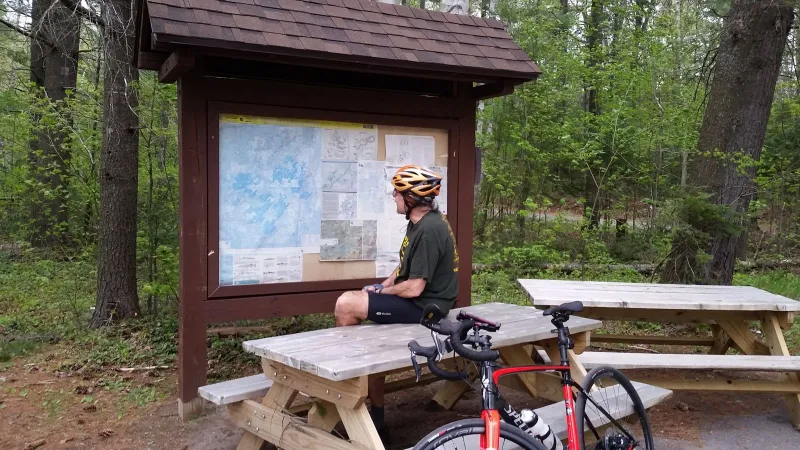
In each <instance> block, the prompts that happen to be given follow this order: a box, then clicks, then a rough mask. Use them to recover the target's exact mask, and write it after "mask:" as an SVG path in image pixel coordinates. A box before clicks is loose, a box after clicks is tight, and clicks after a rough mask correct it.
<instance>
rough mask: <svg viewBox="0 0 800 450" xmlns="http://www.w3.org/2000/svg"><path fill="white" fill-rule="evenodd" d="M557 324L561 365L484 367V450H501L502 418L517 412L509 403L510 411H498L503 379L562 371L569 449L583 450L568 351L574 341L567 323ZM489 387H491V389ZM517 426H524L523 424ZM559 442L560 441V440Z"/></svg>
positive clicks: (482, 443) (486, 365)
mask: <svg viewBox="0 0 800 450" xmlns="http://www.w3.org/2000/svg"><path fill="white" fill-rule="evenodd" d="M554 325H556V330H554V331H556V333H557V334H558V349H559V356H560V357H561V364H560V365H549V366H545V365H535V366H517V367H505V368H497V365H496V363H494V362H485V363H483V364H481V380H482V381H483V383H482V384H483V406H484V410H483V412H482V413H481V418H483V420H484V422H485V427H486V432H485V433H484V436H481V450H483V449H487V450H488V449H496V448H498V446H499V445H500V415H501V414H506V415H509V416H510V414H511V413H514V412H515V411H514V409H513V408H512V407H511V406H510V405H508V404H506V405H507V407H508V408H509V411H508V412H506V411H498V409H497V402H498V400H499V399H502V397H500V394H499V392H497V385H498V384H499V382H500V377H502V376H505V375H513V374H520V373H530V372H533V373H535V372H559V373H560V374H561V385H562V393H563V395H564V406H565V409H566V420H567V448H568V450H582V449H580V448H579V447H578V445H579V444H578V425H577V423H576V421H575V414H574V412H575V401H574V398H573V394H572V387H573V386H576V384H575V383H574V382H573V381H572V374H571V373H570V367H569V359H568V358H567V349H569V348H572V340H571V339H570V336H569V328H567V327H564V326H563V321H560V322H558V323H555V322H554ZM487 384H489V385H488V386H487ZM489 388H491V389H489ZM578 389H580V387H578ZM504 403H505V402H504ZM504 418H505V417H504ZM516 425H517V426H520V424H516ZM520 428H522V427H520ZM526 428H527V425H526V426H525V428H522V429H523V431H526ZM556 439H558V438H557V437H556Z"/></svg>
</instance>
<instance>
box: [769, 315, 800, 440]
mask: <svg viewBox="0 0 800 450" xmlns="http://www.w3.org/2000/svg"><path fill="white" fill-rule="evenodd" d="M761 323H762V326H763V328H764V335H765V336H766V338H767V346H768V347H769V351H770V353H771V354H772V355H776V356H791V355H790V354H789V348H788V347H787V346H786V340H785V339H784V337H783V331H782V330H781V326H780V324H781V319H779V315H778V314H776V313H765V314H764V318H763V320H762V321H761ZM786 378H787V379H788V380H790V381H794V382H796V381H800V377H798V374H797V373H787V374H786ZM786 407H787V408H788V409H789V418H790V420H791V421H792V425H794V427H795V428H797V429H800V394H788V395H787V396H786Z"/></svg>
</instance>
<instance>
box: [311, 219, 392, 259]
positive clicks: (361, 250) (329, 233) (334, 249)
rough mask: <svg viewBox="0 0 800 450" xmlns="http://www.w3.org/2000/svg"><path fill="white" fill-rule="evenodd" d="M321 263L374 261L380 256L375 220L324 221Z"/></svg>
mask: <svg viewBox="0 0 800 450" xmlns="http://www.w3.org/2000/svg"><path fill="white" fill-rule="evenodd" d="M321 231H322V235H321V237H322V239H320V242H321V243H322V245H321V246H320V251H319V256H320V258H319V259H320V261H347V260H364V259H367V260H374V259H375V258H376V257H377V255H378V247H377V241H378V222H377V221H375V220H323V221H322V230H321Z"/></svg>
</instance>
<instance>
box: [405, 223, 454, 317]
mask: <svg viewBox="0 0 800 450" xmlns="http://www.w3.org/2000/svg"><path fill="white" fill-rule="evenodd" d="M414 278H423V279H424V280H425V281H426V284H425V289H424V290H423V291H422V294H420V296H419V297H417V298H415V299H413V300H414V303H415V304H416V305H417V306H419V307H420V308H424V307H425V306H426V305H428V304H430V303H435V304H436V305H437V306H439V309H441V310H442V313H444V314H447V313H448V312H449V311H450V308H452V307H453V303H455V301H456V297H457V296H458V250H457V249H456V239H455V237H454V236H453V230H452V229H451V228H450V224H449V223H447V219H445V218H444V216H443V215H442V213H440V212H439V211H430V212H428V213H426V214H425V215H424V216H422V219H420V220H419V222H417V223H412V222H411V221H409V222H408V227H407V228H406V237H405V239H403V245H402V246H401V247H400V267H398V268H397V276H396V278H395V283H400V282H403V281H405V280H408V279H414Z"/></svg>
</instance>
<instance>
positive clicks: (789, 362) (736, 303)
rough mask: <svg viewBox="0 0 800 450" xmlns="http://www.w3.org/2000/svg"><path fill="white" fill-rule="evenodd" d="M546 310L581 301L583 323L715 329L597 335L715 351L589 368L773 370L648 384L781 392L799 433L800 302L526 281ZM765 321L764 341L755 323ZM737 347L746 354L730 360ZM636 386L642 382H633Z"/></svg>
mask: <svg viewBox="0 0 800 450" xmlns="http://www.w3.org/2000/svg"><path fill="white" fill-rule="evenodd" d="M518 281H519V283H520V285H521V286H522V288H523V289H524V290H525V291H526V292H527V293H528V295H529V296H530V299H531V302H532V303H533V305H534V306H536V307H538V308H547V307H550V306H553V305H558V304H561V303H564V302H568V301H575V300H580V301H581V302H583V305H584V309H583V311H582V312H581V313H580V314H581V316H584V317H589V318H594V319H599V320H619V321H637V320H642V321H651V322H660V323H681V322H694V323H707V324H710V325H711V328H712V331H713V336H712V337H710V338H707V337H700V336H627V335H626V336H618V335H610V334H598V333H595V334H593V335H592V340H593V342H595V343H598V342H621V343H628V344H634V343H635V344H666V345H690V346H708V347H709V350H708V355H686V354H657V355H653V354H643V353H620V352H586V353H585V354H583V355H581V357H580V360H581V362H582V363H583V365H584V366H585V367H593V366H596V365H604V364H611V365H614V366H616V367H618V368H628V369H695V370H697V369H702V370H735V371H760V372H765V371H772V372H782V373H784V375H783V379H782V380H781V381H775V380H766V379H747V380H735V379H718V380H702V381H697V380H682V379H657V380H656V379H653V378H650V377H648V378H643V379H640V380H641V381H645V382H647V383H649V384H654V385H657V386H661V387H664V388H667V389H672V390H703V391H706V390H709V391H740V392H741V391H745V392H774V393H783V394H786V401H787V406H788V409H789V413H790V416H791V420H792V423H793V425H794V426H795V427H800V378H798V373H799V372H800V356H791V355H790V353H789V350H788V348H787V346H786V341H785V339H784V336H783V331H782V330H785V329H789V328H790V327H791V324H792V321H793V320H794V314H795V313H796V312H797V311H800V302H798V301H796V300H792V299H789V298H786V297H782V296H780V295H775V294H771V293H769V292H766V291H763V290H761V289H757V288H754V287H750V286H704V285H672V284H651V283H617V282H592V281H565V280H531V279H520V280H518ZM754 321H755V322H760V324H761V328H762V330H763V337H764V342H762V340H761V336H759V335H758V334H756V333H754V332H753V331H752V330H751V327H750V322H754ZM730 348H735V349H737V350H739V351H740V352H741V353H742V355H731V354H727V351H728V349H730ZM633 378H634V379H636V377H633Z"/></svg>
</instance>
